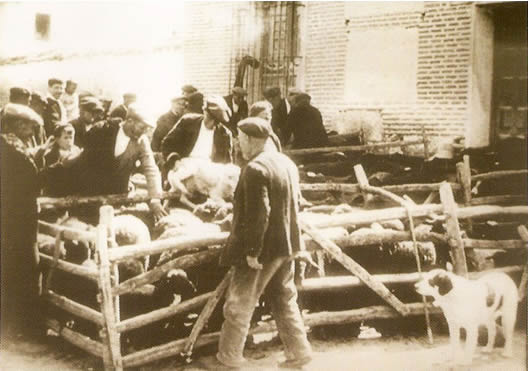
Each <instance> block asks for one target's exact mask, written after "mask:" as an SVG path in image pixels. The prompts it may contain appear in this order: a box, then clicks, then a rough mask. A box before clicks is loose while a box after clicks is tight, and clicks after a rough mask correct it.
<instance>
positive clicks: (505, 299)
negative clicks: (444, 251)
mask: <svg viewBox="0 0 528 371" xmlns="http://www.w3.org/2000/svg"><path fill="white" fill-rule="evenodd" d="M449 268H450V267H448V269H449ZM415 288H416V291H417V292H418V293H419V294H421V295H424V296H432V297H433V298H434V299H435V300H434V302H433V305H435V306H438V307H440V308H442V311H443V312H444V316H445V318H446V320H447V324H448V326H449V336H450V343H451V351H452V357H453V361H454V362H455V363H460V361H462V363H465V364H469V363H471V362H472V360H473V354H474V352H475V349H476V347H477V338H478V328H479V326H480V325H485V326H486V327H487V330H488V343H487V345H486V347H485V348H484V349H483V351H484V352H491V351H492V349H493V346H494V343H495V335H496V332H497V330H496V320H497V318H498V317H501V322H502V327H503V332H504V337H505V340H506V342H505V345H504V351H503V352H502V355H503V356H505V357H511V356H512V349H513V348H512V341H513V331H514V327H515V320H516V318H517V301H518V294H517V287H516V286H515V283H514V282H513V280H512V279H511V278H510V277H509V276H508V275H506V274H505V273H502V272H490V273H487V274H485V275H484V276H482V277H481V278H479V279H476V280H468V279H466V278H463V277H460V276H457V275H455V274H454V273H452V272H450V271H445V270H443V269H434V270H432V271H430V272H427V273H425V274H424V277H423V279H422V280H421V281H419V282H417V283H416V284H415ZM461 328H464V329H465V330H466V348H465V354H464V359H463V360H460V358H459V357H460V355H461V353H462V350H461V347H460V329H461Z"/></svg>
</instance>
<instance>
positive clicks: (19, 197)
mask: <svg viewBox="0 0 528 371" xmlns="http://www.w3.org/2000/svg"><path fill="white" fill-rule="evenodd" d="M3 124H4V126H5V127H4V129H5V133H3V134H1V136H0V150H1V156H0V162H1V163H0V172H1V175H0V180H1V191H0V192H1V194H2V207H1V208H0V209H1V214H2V215H1V231H2V233H1V234H0V235H1V245H0V246H1V248H0V249H1V287H2V300H1V307H2V311H1V313H2V315H1V321H2V322H1V328H2V331H1V334H2V338H3V339H6V338H8V337H11V336H18V335H20V334H22V335H28V336H33V335H34V334H35V333H36V331H38V329H39V323H42V315H41V313H39V305H38V304H39V297H38V294H39V270H38V251H37V247H36V238H37V197H38V196H39V191H40V188H39V176H38V175H39V174H38V168H37V165H36V163H35V161H34V153H31V151H30V150H31V148H29V147H28V145H27V143H28V141H29V140H30V138H31V136H32V135H33V133H34V131H35V127H36V126H42V125H43V121H42V118H41V117H40V116H39V115H37V114H36V113H35V112H34V111H33V110H32V109H31V108H29V107H26V106H24V105H20V104H13V103H9V104H7V105H6V106H5V109H4V121H3Z"/></svg>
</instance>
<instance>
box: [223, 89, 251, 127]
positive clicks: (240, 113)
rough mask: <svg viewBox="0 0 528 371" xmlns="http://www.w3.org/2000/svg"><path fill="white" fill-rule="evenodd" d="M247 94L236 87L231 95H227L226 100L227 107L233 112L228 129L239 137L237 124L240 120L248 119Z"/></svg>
mask: <svg viewBox="0 0 528 371" xmlns="http://www.w3.org/2000/svg"><path fill="white" fill-rule="evenodd" d="M246 95H247V92H246V90H245V89H244V88H242V87H240V86H235V87H234V88H233V89H232V90H231V94H230V95H226V96H225V97H224V100H225V101H226V103H227V106H228V107H229V109H230V110H231V116H230V117H229V122H228V123H227V127H228V128H229V130H231V133H232V134H233V136H235V137H236V136H237V135H238V133H237V124H238V122H239V121H240V120H243V119H245V118H246V117H248V104H247V102H246Z"/></svg>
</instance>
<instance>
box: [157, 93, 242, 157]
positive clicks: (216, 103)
mask: <svg viewBox="0 0 528 371" xmlns="http://www.w3.org/2000/svg"><path fill="white" fill-rule="evenodd" d="M228 110H229V108H228V107H227V105H226V103H225V101H224V100H223V99H222V97H217V96H210V97H207V99H206V100H205V104H204V113H203V115H200V114H196V113H188V114H186V115H184V116H183V117H182V118H181V119H180V121H179V123H178V125H176V126H175V127H174V128H172V130H171V131H170V132H169V133H168V134H167V135H166V136H165V139H164V140H163V141H162V143H161V151H162V153H163V157H164V158H165V159H168V157H169V156H170V155H172V154H173V153H176V154H177V157H178V158H184V157H199V158H205V159H210V160H211V161H213V162H220V163H229V162H233V153H232V152H233V140H232V135H231V132H230V131H229V129H228V128H227V127H226V126H225V125H226V124H227V122H228V121H229V116H228V113H227V112H228Z"/></svg>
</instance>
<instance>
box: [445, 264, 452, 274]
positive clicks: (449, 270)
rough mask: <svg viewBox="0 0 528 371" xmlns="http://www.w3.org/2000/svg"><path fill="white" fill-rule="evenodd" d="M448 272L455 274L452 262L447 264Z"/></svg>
mask: <svg viewBox="0 0 528 371" xmlns="http://www.w3.org/2000/svg"><path fill="white" fill-rule="evenodd" d="M446 270H447V271H448V272H453V264H451V263H450V262H447V263H446Z"/></svg>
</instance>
